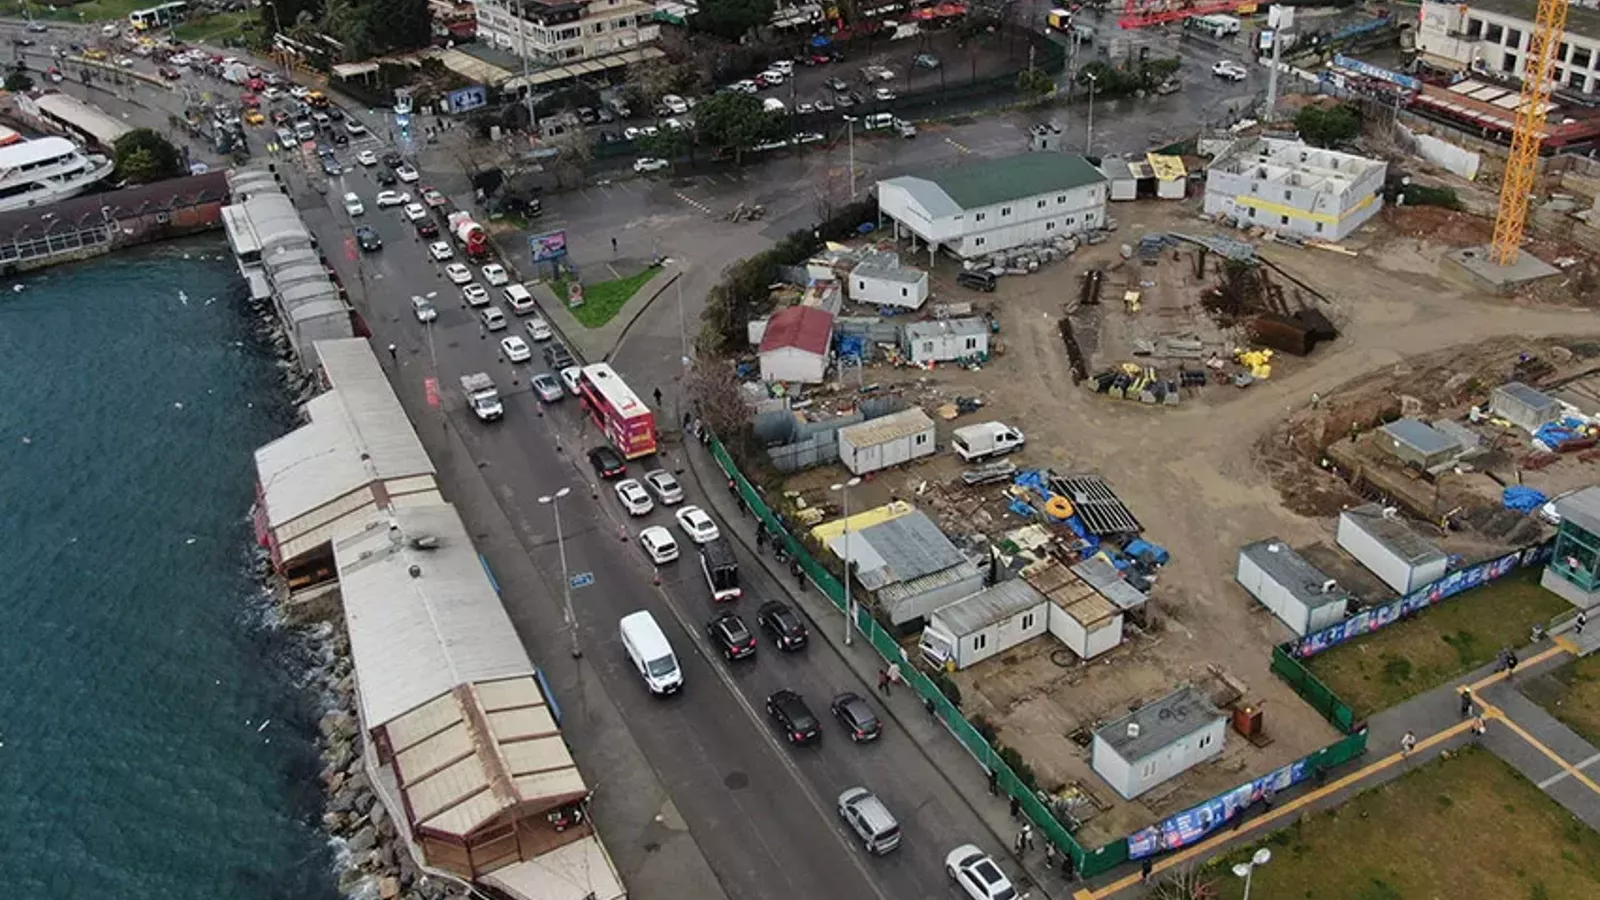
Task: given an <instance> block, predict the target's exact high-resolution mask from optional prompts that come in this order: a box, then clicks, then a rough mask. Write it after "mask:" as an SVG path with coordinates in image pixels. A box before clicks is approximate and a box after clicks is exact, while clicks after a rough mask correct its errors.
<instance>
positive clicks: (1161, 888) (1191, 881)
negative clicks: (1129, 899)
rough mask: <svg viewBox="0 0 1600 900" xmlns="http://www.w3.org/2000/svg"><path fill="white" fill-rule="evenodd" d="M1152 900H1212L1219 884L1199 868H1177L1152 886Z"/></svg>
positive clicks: (1164, 874) (1169, 871)
mask: <svg viewBox="0 0 1600 900" xmlns="http://www.w3.org/2000/svg"><path fill="white" fill-rule="evenodd" d="M1148 896H1149V897H1150V900H1210V898H1213V897H1216V896H1217V883H1216V880H1215V879H1213V878H1209V877H1207V876H1206V874H1205V873H1204V871H1203V870H1202V869H1200V868H1199V867H1197V866H1192V865H1190V866H1177V867H1175V868H1172V869H1169V870H1167V871H1166V872H1163V873H1161V875H1160V877H1158V878H1156V880H1155V882H1154V883H1153V884H1151V886H1150V893H1149V895H1148Z"/></svg>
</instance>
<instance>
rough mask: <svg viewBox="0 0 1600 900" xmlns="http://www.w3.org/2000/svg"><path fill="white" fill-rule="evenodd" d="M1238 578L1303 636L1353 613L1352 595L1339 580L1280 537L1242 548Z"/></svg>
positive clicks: (1246, 587) (1341, 620)
mask: <svg viewBox="0 0 1600 900" xmlns="http://www.w3.org/2000/svg"><path fill="white" fill-rule="evenodd" d="M1234 578H1235V580H1237V581H1238V582H1239V585H1240V586H1241V587H1243V588H1244V589H1245V590H1246V591H1248V592H1250V595H1251V596H1252V597H1255V598H1256V599H1257V600H1260V601H1261V605H1262V606H1265V607H1266V608H1267V609H1269V610H1272V614H1273V615H1275V616H1277V617H1278V618H1279V619H1280V620H1282V621H1283V624H1285V625H1287V626H1289V628H1290V630H1291V631H1293V632H1294V633H1295V634H1298V635H1300V636H1302V637H1304V636H1305V635H1307V634H1310V633H1311V632H1313V631H1320V630H1321V629H1323V628H1326V627H1328V626H1329V625H1333V624H1336V623H1338V622H1343V621H1344V618H1345V616H1346V615H1347V614H1348V613H1349V609H1350V595H1349V594H1348V593H1347V592H1346V591H1344V590H1342V589H1340V587H1339V583H1338V582H1336V581H1334V580H1333V579H1332V578H1329V577H1328V576H1327V575H1326V574H1324V573H1323V572H1322V570H1321V569H1318V568H1317V567H1316V566H1313V565H1312V564H1311V563H1309V562H1307V561H1306V559H1305V557H1303V556H1301V555H1300V554H1298V553H1296V552H1294V548H1292V547H1290V546H1289V545H1288V544H1285V543H1284V542H1282V541H1280V540H1278V539H1277V538H1269V539H1268V540H1265V541H1257V542H1255V543H1254V544H1248V545H1246V546H1245V547H1244V549H1242V550H1240V551H1239V565H1238V569H1237V571H1235V573H1234Z"/></svg>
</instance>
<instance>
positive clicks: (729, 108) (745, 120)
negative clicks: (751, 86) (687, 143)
mask: <svg viewBox="0 0 1600 900" xmlns="http://www.w3.org/2000/svg"><path fill="white" fill-rule="evenodd" d="M694 118H695V126H696V128H698V129H699V132H700V137H701V139H702V140H704V141H705V143H707V144H709V145H710V146H712V147H716V148H719V149H723V150H732V151H733V154H734V157H733V158H734V162H735V164H737V163H739V162H742V161H743V159H744V151H746V150H748V149H750V148H751V147H754V146H755V145H757V144H759V143H761V142H762V141H765V140H768V139H769V138H771V137H772V136H773V135H775V134H776V133H777V132H778V130H779V127H780V125H781V124H782V123H781V122H779V121H778V119H777V118H776V117H774V116H771V115H769V114H768V113H767V111H766V109H765V108H763V107H762V105H761V100H760V99H758V98H756V97H752V96H750V95H749V94H740V93H735V92H734V91H723V92H722V93H720V94H713V95H711V96H710V97H707V98H706V99H705V100H702V101H701V102H700V105H699V106H696V107H695V110H694Z"/></svg>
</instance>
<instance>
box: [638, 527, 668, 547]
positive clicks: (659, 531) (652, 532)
mask: <svg viewBox="0 0 1600 900" xmlns="http://www.w3.org/2000/svg"><path fill="white" fill-rule="evenodd" d="M645 535H649V536H650V538H651V539H652V540H656V539H661V540H665V541H667V542H668V543H671V542H672V532H670V531H668V530H666V529H665V528H662V527H661V526H660V525H651V526H650V527H649V528H646V529H644V530H643V531H641V532H639V536H640V537H644V536H645Z"/></svg>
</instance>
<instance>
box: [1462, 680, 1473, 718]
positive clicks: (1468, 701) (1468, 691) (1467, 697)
mask: <svg viewBox="0 0 1600 900" xmlns="http://www.w3.org/2000/svg"><path fill="white" fill-rule="evenodd" d="M1470 715H1472V688H1470V687H1464V688H1462V689H1461V718H1463V719H1465V718H1466V717H1467V716H1470Z"/></svg>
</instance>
